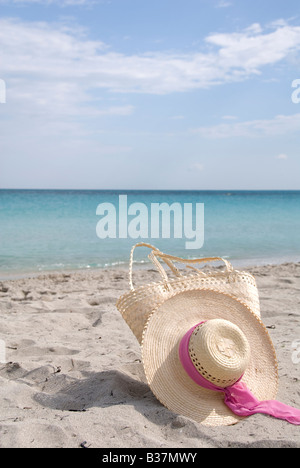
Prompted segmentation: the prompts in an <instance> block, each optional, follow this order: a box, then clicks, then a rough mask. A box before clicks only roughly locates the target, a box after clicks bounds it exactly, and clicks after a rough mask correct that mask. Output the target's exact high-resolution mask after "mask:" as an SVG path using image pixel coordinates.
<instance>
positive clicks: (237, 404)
mask: <svg viewBox="0 0 300 468" xmlns="http://www.w3.org/2000/svg"><path fill="white" fill-rule="evenodd" d="M201 323H203V322H200V323H198V324H197V325H195V326H194V327H193V328H191V329H190V330H189V331H188V332H187V333H186V335H185V336H184V337H183V338H182V340H181V342H180V346H179V358H180V361H181V364H182V365H183V367H184V369H185V371H186V372H187V374H188V375H189V377H190V378H191V379H192V380H193V381H194V382H195V383H196V384H198V385H200V386H201V387H204V388H207V389H209V390H213V391H216V392H223V393H225V399H224V403H225V404H226V405H227V406H228V408H230V409H231V411H232V412H233V413H235V414H236V415H238V416H250V415H251V414H255V413H264V414H268V415H269V416H274V417H275V418H278V419H284V420H286V421H288V422H289V423H291V424H296V425H299V424H300V410H298V409H296V408H293V407H291V406H288V405H285V404H284V403H280V402H279V401H276V400H267V401H259V400H257V399H256V398H255V396H254V395H253V394H252V393H251V392H250V390H249V389H248V388H247V385H246V384H245V383H244V382H241V381H240V380H241V378H242V377H243V376H241V378H240V379H239V380H238V381H237V382H235V383H234V384H233V385H230V386H229V387H226V388H222V387H217V386H216V385H214V384H213V383H211V382H209V381H208V380H206V379H205V378H204V377H202V375H201V374H199V372H198V371H197V369H196V368H195V366H194V364H193V362H192V360H191V358H190V355H189V341H190V337H191V335H192V333H193V331H194V329H195V328H196V327H198V325H200V324H201Z"/></svg>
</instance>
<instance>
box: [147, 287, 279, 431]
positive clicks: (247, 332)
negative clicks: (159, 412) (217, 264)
mask: <svg viewBox="0 0 300 468" xmlns="http://www.w3.org/2000/svg"><path fill="white" fill-rule="evenodd" d="M187 333H190V338H189V345H188V353H189V356H190V359H191V360H192V362H193V365H194V367H195V369H196V370H197V373H198V375H199V374H200V377H201V378H203V377H204V378H205V379H206V381H208V382H211V383H212V384H214V385H218V386H219V387H222V388H226V387H227V386H230V385H232V384H234V383H235V382H237V381H238V380H239V379H240V381H241V382H244V383H245V384H246V385H247V387H248V389H249V390H250V391H251V392H252V394H253V395H254V396H255V397H256V398H257V399H258V400H273V399H275V397H276V393H277V383H278V371H277V360H276V355H275V350H274V347H273V344H272V342H271V339H270V337H269V334H268V332H267V330H266V328H265V326H264V325H263V323H262V322H261V320H260V318H258V317H257V315H256V314H255V313H254V312H253V311H252V310H251V309H250V308H249V307H248V306H246V305H245V304H243V303H242V302H240V301H239V300H237V299H236V298H234V297H232V296H230V295H227V294H224V293H220V292H216V291H212V290H208V289H207V290H203V289H202V290H194V291H186V292H182V293H179V294H176V295H174V296H173V297H171V298H170V299H168V300H167V301H165V302H164V303H163V304H162V305H161V306H159V307H158V308H157V309H156V310H155V311H154V312H153V314H152V315H151V316H150V318H149V319H148V322H147V324H146V326H145V328H144V332H143V340H142V359H143V365H144V370H145V374H146V378H147V381H148V384H149V386H150V388H151V390H152V391H153V393H154V395H155V396H156V397H157V399H158V400H159V401H160V402H161V403H162V404H163V405H164V406H166V407H167V408H168V409H170V410H171V411H173V412H175V413H177V414H181V415H183V416H186V417H188V418H191V419H193V420H195V421H197V422H199V423H203V424H204V425H208V426H220V425H231V424H236V423H237V422H238V421H240V420H241V419H242V418H241V417H240V416H237V415H236V414H234V413H233V412H232V411H231V410H230V409H229V408H228V407H227V406H226V405H225V404H224V393H223V392H217V391H213V390H210V389H207V388H203V387H202V386H200V385H198V384H197V383H195V381H194V380H193V379H192V378H191V377H190V376H189V375H188V374H187V372H186V370H185V369H184V367H183V365H182V362H181V360H180V357H179V352H180V346H181V344H182V342H183V339H184V337H185V336H186V335H187Z"/></svg>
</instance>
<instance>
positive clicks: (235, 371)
mask: <svg viewBox="0 0 300 468" xmlns="http://www.w3.org/2000/svg"><path fill="white" fill-rule="evenodd" d="M189 355H190V358H191V360H192V362H193V364H194V366H195V367H196V369H197V370H198V372H199V373H200V374H201V375H202V377H204V378H205V379H206V380H209V381H210V382H211V383H213V384H214V385H217V386H218V387H223V388H225V387H228V386H229V385H232V384H234V383H235V382H236V381H237V380H238V379H239V378H240V377H241V375H243V374H244V372H245V370H246V369H247V367H248V364H249V359H250V355H251V351H250V346H249V343H248V341H247V338H246V337H245V335H244V333H242V331H241V330H240V329H239V328H238V327H237V326H236V325H235V324H233V323H232V322H228V320H223V319H213V320H209V321H208V322H205V323H202V324H201V325H199V326H198V327H197V328H196V329H195V330H194V332H193V333H192V336H191V338H190V342H189Z"/></svg>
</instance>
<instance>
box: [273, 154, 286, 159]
mask: <svg viewBox="0 0 300 468" xmlns="http://www.w3.org/2000/svg"><path fill="white" fill-rule="evenodd" d="M276 159H281V160H285V159H288V155H287V154H285V153H281V154H278V155H277V156H276Z"/></svg>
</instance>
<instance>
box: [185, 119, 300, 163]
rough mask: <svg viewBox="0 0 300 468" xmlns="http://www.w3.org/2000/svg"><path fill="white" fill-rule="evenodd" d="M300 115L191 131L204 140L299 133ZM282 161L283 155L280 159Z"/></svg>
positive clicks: (226, 124)
mask: <svg viewBox="0 0 300 468" xmlns="http://www.w3.org/2000/svg"><path fill="white" fill-rule="evenodd" d="M299 129H300V114H294V115H277V116H276V117H274V118H273V119H269V120H268V119H265V120H263V119H260V120H250V121H246V122H237V123H224V124H219V125H215V126H210V127H199V128H197V129H194V130H192V132H193V133H197V134H199V135H201V136H202V137H205V138H214V139H221V138H233V137H250V138H255V137H264V136H276V135H288V134H291V133H299ZM280 159H283V155H281V158H280Z"/></svg>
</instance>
